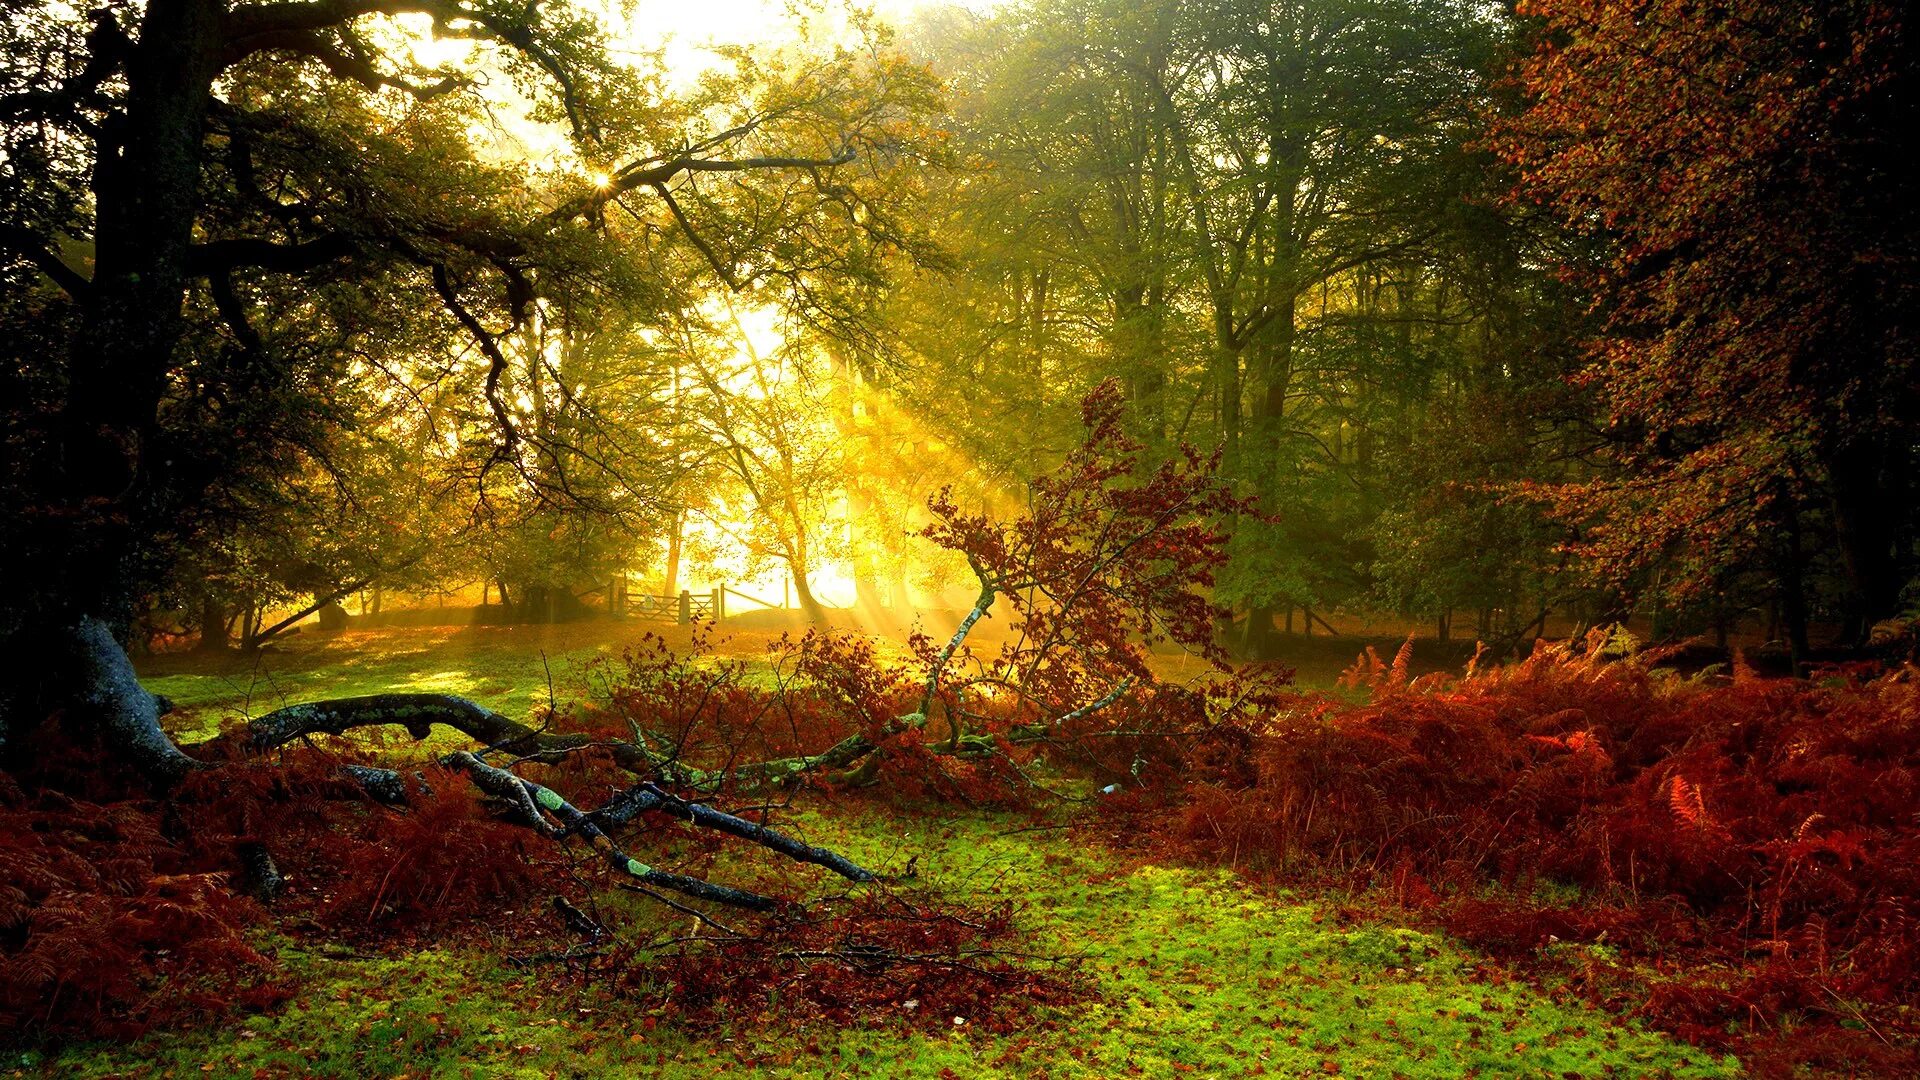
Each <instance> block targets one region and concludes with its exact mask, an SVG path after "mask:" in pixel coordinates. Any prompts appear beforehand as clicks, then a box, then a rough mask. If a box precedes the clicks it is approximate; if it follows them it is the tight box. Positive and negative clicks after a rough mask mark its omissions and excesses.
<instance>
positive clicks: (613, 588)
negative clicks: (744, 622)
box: [607, 579, 727, 625]
mask: <svg viewBox="0 0 1920 1080" xmlns="http://www.w3.org/2000/svg"><path fill="white" fill-rule="evenodd" d="M607 610H608V611H610V612H612V613H613V614H615V615H624V616H626V617H627V618H630V619H645V620H650V621H653V622H663V623H680V624H682V625H684V624H686V623H690V622H692V621H694V620H695V619H700V620H703V621H707V622H719V621H720V620H721V619H724V618H726V617H727V597H726V590H725V589H713V590H711V591H708V592H703V593H695V592H691V591H689V590H686V589H682V590H680V595H679V596H671V595H669V596H660V595H658V594H655V593H644V592H633V591H631V590H629V589H628V588H627V583H626V582H624V581H620V580H618V579H615V580H614V581H613V582H612V584H611V585H610V586H609V588H608V594H607Z"/></svg>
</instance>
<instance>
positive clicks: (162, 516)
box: [0, 0, 225, 783]
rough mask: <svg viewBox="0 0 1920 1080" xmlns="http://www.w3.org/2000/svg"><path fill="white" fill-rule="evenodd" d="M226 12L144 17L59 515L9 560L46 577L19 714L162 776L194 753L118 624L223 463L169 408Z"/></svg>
mask: <svg viewBox="0 0 1920 1080" xmlns="http://www.w3.org/2000/svg"><path fill="white" fill-rule="evenodd" d="M224 17H225V6H224V5H223V4H221V3H218V2H217V0H149V3H148V4H147V5H146V10H145V12H144V14H143V15H142V17H141V25H140V31H139V40H138V44H137V45H136V46H134V48H133V49H132V51H131V53H130V54H129V56H128V59H127V64H126V97H125V102H126V105H125V112H124V115H122V116H120V117H118V118H117V120H116V122H113V123H108V124H103V125H102V129H101V133H100V135H99V146H98V147H97V148H96V154H97V161H96V166H95V172H94V190H93V194H94V214H95V229H94V273H93V279H92V282H91V284H90V285H89V286H88V288H87V289H86V291H85V293H84V294H83V296H82V297H81V299H80V303H79V323H78V326H77V328H76V331H75V334H74V339H73V344H72V348H71V350H70V353H69V355H68V358H67V371H66V385H67V386H68V387H69V388H70V389H69V391H68V393H67V396H66V399H65V401H64V402H63V403H62V407H61V410H60V415H59V420H58V424H59V426H58V429H57V439H58V451H57V458H56V460H57V462H58V465H57V466H56V468H55V470H54V471H53V472H52V473H51V474H50V475H49V476H48V477H47V478H46V480H45V481H44V483H45V485H46V486H45V487H44V488H43V489H42V490H41V493H40V497H41V499H42V500H43V502H44V506H42V507H40V508H38V509H39V510H41V511H42V513H43V514H44V515H45V516H44V517H43V518H42V520H45V521H48V522H51V523H52V524H50V525H49V526H48V530H49V531H48V532H47V533H46V534H45V535H44V536H42V537H40V538H39V539H38V541H37V542H35V543H34V544H33V545H32V548H31V550H32V553H33V555H32V557H33V560H34V562H35V563H36V565H33V566H19V565H16V566H13V567H10V568H9V569H10V570H11V571H12V572H14V573H17V574H20V575H21V580H22V581H23V582H26V583H28V587H27V588H25V589H22V590H21V591H20V593H19V594H18V595H16V596H11V597H9V598H8V600H7V601H6V605H7V607H8V608H10V609H11V610H4V611H0V649H5V650H6V651H7V652H8V653H9V654H10V655H12V656H16V657H35V658H37V659H38V660H41V661H44V663H43V664H42V666H41V667H40V668H39V673H40V680H39V682H38V684H37V687H36V689H35V690H34V691H32V692H25V693H23V692H21V691H20V690H19V689H18V688H17V687H10V688H8V689H9V691H10V692H9V694H8V698H9V700H8V701H7V703H6V712H7V713H8V714H9V718H11V719H12V720H13V722H14V723H16V724H21V723H38V722H39V721H40V720H43V719H45V718H46V717H47V716H49V715H52V714H53V713H55V712H64V713H65V714H66V715H67V718H68V719H69V720H70V721H71V720H73V719H81V720H84V721H86V722H88V723H91V724H94V725H96V726H97V728H98V730H99V732H100V734H101V735H102V736H103V737H104V738H106V739H107V740H108V741H109V742H110V743H111V744H113V745H115V746H116V747H117V748H118V749H119V750H120V751H121V752H122V753H123V754H124V755H125V756H126V757H127V759H128V760H129V761H130V762H132V763H133V764H135V765H137V766H139V767H140V768H141V770H142V771H144V772H146V773H147V774H148V775H149V776H150V777H152V778H153V779H155V780H156V781H160V782H162V783H166V782H171V781H172V780H176V779H178V778H179V777H180V776H181V775H184V773H185V771H186V770H187V769H188V768H191V767H192V761H191V759H189V758H187V757H186V756H185V755H183V754H181V753H180V751H179V750H178V749H177V748H175V747H174V746H173V743H172V741H171V740H170V739H168V738H167V736H166V734H165V733H164V732H163V731H162V730H161V728H160V725H159V710H158V708H157V706H156V705H155V702H154V699H153V697H152V695H150V694H148V693H147V692H146V691H145V690H143V689H141V687H140V684H139V682H138V680H137V679H136V678H135V677H134V674H133V668H132V665H131V663H130V662H129V661H128V659H127V654H126V650H125V647H124V644H123V643H122V642H121V641H120V640H119V639H118V638H117V637H116V629H117V628H123V627H125V626H126V625H127V624H128V622H129V620H128V618H127V615H128V613H129V612H130V611H131V610H132V608H133V598H134V597H136V596H138V595H139V594H140V593H141V592H142V591H143V590H144V589H145V588H146V587H147V586H148V585H150V584H151V581H150V578H151V576H152V573H153V570H154V567H153V565H152V564H151V563H150V561H149V560H148V559H146V558H145V557H144V556H146V555H147V551H146V545H147V543H148V541H147V538H148V537H149V536H151V535H153V534H154V533H155V532H156V531H159V530H160V529H161V528H162V527H164V528H165V529H166V530H167V531H177V530H178V529H179V527H180V526H181V525H182V524H183V521H182V518H183V517H190V516H189V515H182V513H181V509H182V508H183V507H186V508H191V507H192V506H193V505H195V503H196V501H197V499H198V497H199V495H200V492H201V490H202V489H203V488H204V485H205V484H206V482H207V481H208V479H209V478H210V476H211V472H210V470H207V469H204V468H196V469H195V470H194V472H193V474H192V475H183V474H182V472H181V470H182V468H183V466H182V465H181V464H179V463H180V462H183V461H190V460H192V459H193V458H195V457H196V456H197V455H196V453H194V452H189V449H190V448H175V447H170V446H168V445H167V442H166V438H165V435H164V433H163V431H162V430H161V426H160V422H159V421H160V413H159V407H160V402H161V399H162V397H163V396H164V394H165V392H166V389H167V379H168V373H169V371H170V370H171V369H172V366H173V359H174V351H175V348H176V347H177V345H178V344H179V341H180V337H181V334H182V332H183V321H182V314H181V311H182V305H183V303H184V301H185V297H186V288H187V252H188V248H189V245H190V244H191V243H192V240H193V225H194V219H195V215H196V213H197V208H198V206H199V182H200V171H201V157H202V153H203V149H202V143H203V137H204V127H205V122H206V114H207V107H208V102H209V100H210V92H211V88H212V85H213V80H214V77H215V75H216V73H217V72H218V71H219V67H220V52H221V47H222V41H221V37H222V23H223V19H224ZM184 524H185V525H187V526H188V527H191V524H192V522H191V520H190V519H189V520H186V521H185V522H184ZM46 627H53V628H55V629H53V630H52V631H50V632H47V631H45V630H44V628H46ZM6 719H7V718H0V723H4V722H5V720H6ZM0 738H4V733H0Z"/></svg>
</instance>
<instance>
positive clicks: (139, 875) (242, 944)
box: [0, 775, 268, 1041]
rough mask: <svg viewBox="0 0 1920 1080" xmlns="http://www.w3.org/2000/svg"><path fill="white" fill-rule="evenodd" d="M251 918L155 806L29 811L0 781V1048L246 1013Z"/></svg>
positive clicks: (49, 796) (252, 992)
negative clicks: (237, 1006) (236, 1007)
mask: <svg viewBox="0 0 1920 1080" xmlns="http://www.w3.org/2000/svg"><path fill="white" fill-rule="evenodd" d="M258 915H259V909H258V908H257V907H256V906H255V905H254V904H253V903H252V902H251V901H249V900H247V899H246V898H244V897H241V896H236V895H234V893H233V892H232V891H231V890H229V889H228V887H227V883H226V876H225V875H224V874H220V873H211V872H207V871H206V870H205V869H204V868H203V867H202V866H200V865H198V864H197V863H196V862H195V860H194V859H193V858H192V857H191V853H190V851H189V850H187V849H186V848H185V847H183V846H182V845H180V844H178V843H176V842H174V841H173V840H172V839H170V838H169V837H168V836H167V835H165V833H164V832H163V830H162V828H161V816H160V814H159V812H158V808H157V807H156V806H155V805H154V804H152V803H149V802H143V801H135V800H123V801H118V802H110V803H94V802H85V801H81V800H78V799H74V798H71V797H69V796H67V795H64V794H61V793H59V792H57V791H43V792H40V793H37V794H36V795H34V796H33V797H31V798H29V797H27V796H25V795H23V794H22V793H21V791H20V790H19V788H18V787H16V786H15V785H14V784H13V782H12V781H11V780H10V779H8V778H6V777H5V776H4V775H0V1040H6V1041H15V1040H22V1039H31V1038H42V1037H47V1036H68V1035H80V1036H96V1037H97V1036H112V1037H122V1038H124V1037H130V1036H132V1035H136V1034H138V1033H140V1032H141V1031H143V1030H145V1029H146V1028H147V1027H149V1026H151V1025H153V1024H157V1023H168V1022H173V1021H178V1020H183V1019H188V1018H191V1017H194V1016H198V1015H204V1014H206V1013H209V1012H215V1011H219V1010H221V1009H223V1008H225V1007H226V1006H227V1005H229V1004H231V1003H232V1002H233V1001H234V1000H235V999H236V998H241V999H245V1000H250V1001H256V1002H257V1001H259V1000H261V998H260V996H259V995H258V993H256V991H257V989H258V981H259V978H260V977H261V976H262V975H263V974H264V973H265V971H266V968H267V966H268V965H267V961H266V959H265V958H264V957H262V956H261V955H260V954H259V953H257V952H256V951H254V950H253V949H252V948H251V947H250V946H249V945H248V944H247V942H246V939H245V938H244V937H243V936H242V935H243V931H244V930H245V928H246V927H247V926H248V924H250V923H251V922H252V921H253V920H254V919H255V918H256V917H257V916H258ZM167 976H175V978H174V979H173V980H172V981H164V980H166V977H167ZM221 983H227V984H230V985H229V986H228V987H227V988H226V989H224V990H220V989H217V987H218V984H221Z"/></svg>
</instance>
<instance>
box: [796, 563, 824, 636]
mask: <svg viewBox="0 0 1920 1080" xmlns="http://www.w3.org/2000/svg"><path fill="white" fill-rule="evenodd" d="M790 576H791V577H792V578H793V595H794V598H795V599H797V600H798V601H799V602H800V610H801V611H803V612H805V613H806V616H807V621H808V622H811V623H821V624H824V623H825V622H826V621H827V609H826V608H824V607H822V606H820V601H819V600H818V599H816V598H815V597H814V595H813V589H812V588H810V587H809V586H808V585H807V575H806V574H805V573H804V572H803V571H802V569H801V568H800V567H797V566H796V567H794V568H793V572H792V574H791V575H790Z"/></svg>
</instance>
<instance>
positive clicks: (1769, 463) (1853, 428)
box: [1499, 0, 1920, 643]
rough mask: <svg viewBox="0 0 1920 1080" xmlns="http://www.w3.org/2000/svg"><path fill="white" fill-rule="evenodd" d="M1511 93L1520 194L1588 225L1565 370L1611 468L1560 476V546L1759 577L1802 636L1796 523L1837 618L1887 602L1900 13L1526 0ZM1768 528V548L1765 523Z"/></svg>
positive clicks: (1899, 522) (1909, 384) (1900, 263)
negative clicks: (1569, 480)
mask: <svg viewBox="0 0 1920 1080" xmlns="http://www.w3.org/2000/svg"><path fill="white" fill-rule="evenodd" d="M1522 11H1523V13H1524V14H1526V15H1527V16H1528V17H1530V18H1531V19H1532V20H1534V25H1535V31H1536V35H1537V51H1536V52H1535V53H1534V55H1533V57H1532V58H1531V59H1530V60H1529V61H1528V62H1527V63H1526V64H1525V65H1524V67H1523V68H1522V70H1521V73H1520V77H1521V80H1522V82H1523V84H1524V88H1525V90H1526V92H1527V94H1528V102H1527V107H1526V108H1525V110H1524V111H1522V112H1520V113H1519V114H1518V115H1517V116H1515V117H1514V118H1512V119H1511V121H1510V122H1508V123H1506V124H1505V125H1504V126H1503V127H1502V129H1501V132H1500V136H1499V143H1500V146H1501V147H1502V149H1503V151H1504V153H1506V154H1507V155H1508V156H1509V157H1510V159H1511V160H1512V161H1513V162H1514V163H1515V164H1516V165H1517V167H1518V168H1519V170H1520V172H1521V178H1522V185H1521V192H1522V193H1523V194H1524V195H1526V196H1528V197H1531V198H1535V199H1539V200H1542V201H1543V202H1544V203H1545V204H1546V205H1548V206H1550V207H1552V208H1553V209H1554V210H1556V211H1557V212H1558V213H1559V214H1560V215H1561V216H1562V217H1563V219H1564V220H1565V221H1566V222H1567V224H1568V225H1569V226H1570V227H1571V228H1573V229H1574V230H1577V231H1579V232H1583V233H1588V234H1591V235H1595V236H1598V237H1602V238H1605V239H1606V241H1607V242H1608V243H1609V244H1610V245H1611V250H1612V253H1613V254H1612V257H1611V258H1610V259H1608V260H1606V261H1605V262H1604V263H1603V264H1601V265H1600V266H1598V267H1597V268H1596V284H1597V285H1598V287H1599V288H1600V289H1601V290H1602V294H1603V299H1604V304H1605V308H1604V311H1605V314H1606V317H1607V325H1606V331H1605V334H1604V335H1603V336H1602V337H1600V338H1599V339H1598V340H1596V341H1595V342H1594V345H1593V349H1592V353H1591V364H1590V366H1589V368H1588V371H1587V378H1588V379H1589V380H1591V382H1592V383H1593V384H1594V385H1595V386H1596V387H1597V388H1598V389H1599V390H1600V392H1601V393H1602V395H1603V396H1604V399H1605V404H1606V408H1607V413H1608V415H1607V417H1606V419H1607V421H1608V424H1609V427H1610V435H1611V437H1612V439H1613V441H1614V442H1615V443H1616V448H1617V449H1616V453H1617V460H1618V462H1619V465H1620V470H1619V472H1617V473H1615V474H1614V475H1613V476H1612V477H1610V478H1607V479H1603V480H1601V481H1599V482H1595V483H1590V484H1580V485H1574V486H1568V487H1563V488H1560V489H1559V490H1558V491H1556V492H1555V493H1554V494H1555V497H1556V499H1557V502H1558V506H1559V507H1560V509H1561V510H1562V511H1563V512H1564V513H1565V514H1566V515H1567V516H1568V517H1569V518H1571V519H1573V520H1574V521H1576V522H1577V523H1578V524H1580V525H1582V526H1583V527H1584V533H1583V536H1582V538H1581V542H1580V543H1579V545H1578V548H1577V550H1579V551H1580V552H1581V553H1582V554H1584V555H1585V556H1587V557H1588V558H1590V559H1592V560H1593V561H1594V562H1595V563H1596V564H1597V565H1598V566H1599V567H1600V568H1601V569H1602V571H1603V572H1604V573H1605V574H1606V575H1607V576H1609V577H1611V578H1612V579H1614V580H1616V581H1619V580H1624V579H1627V578H1629V577H1631V576H1632V575H1634V574H1636V573H1643V572H1645V571H1646V570H1647V568H1648V567H1649V566H1651V565H1654V564H1657V563H1663V562H1664V563H1665V564H1666V565H1668V566H1670V567H1671V568H1672V572H1671V573H1670V574H1669V580H1670V582H1671V585H1670V587H1671V588H1672V589H1673V590H1674V591H1675V592H1676V593H1677V594H1678V595H1680V596H1683V597H1698V596H1700V595H1702V594H1706V593H1710V592H1712V591H1714V590H1715V589H1716V588H1717V584H1716V583H1718V582H1721V581H1723V580H1724V579H1725V578H1726V577H1727V576H1728V575H1729V574H1730V573H1734V572H1737V571H1739V570H1740V569H1741V568H1742V567H1743V566H1754V565H1759V566H1762V567H1764V568H1766V569H1768V570H1771V571H1774V573H1773V576H1774V578H1775V580H1776V582H1777V587H1778V590H1779V593H1780V597H1781V600H1780V604H1781V606H1782V608H1784V609H1786V610H1787V611H1788V612H1790V613H1792V614H1790V616H1789V622H1790V623H1797V629H1795V630H1794V631H1793V636H1794V637H1795V638H1796V639H1798V640H1799V641H1800V642H1802V643H1804V641H1805V636H1806V634H1805V621H1806V610H1807V598H1806V595H1805V591H1804V586H1803V581H1804V579H1805V576H1806V573H1807V566H1808V561H1809V558H1810V553H1809V552H1808V551H1806V550H1804V549H1803V546H1802V544H1801V542H1800V541H1799V540H1798V537H1799V536H1800V535H1801V534H1803V533H1806V534H1816V533H1817V535H1818V538H1819V540H1820V541H1821V542H1823V543H1824V545H1830V546H1831V548H1832V549H1833V550H1834V551H1836V552H1837V553H1838V555H1839V561H1840V563H1841V564H1842V566H1843V568H1844V578H1845V593H1846V600H1845V614H1846V622H1847V626H1848V629H1847V636H1848V637H1850V638H1852V639H1853V640H1856V641H1857V640H1861V639H1862V637H1863V635H1864V634H1865V633H1866V632H1867V630H1868V629H1869V627H1870V626H1871V624H1872V622H1873V621H1874V620H1876V619H1880V618H1884V617H1886V616H1888V615H1889V614H1892V613H1894V612H1895V611H1897V610H1898V607H1899V604H1900V602H1901V587H1902V584H1903V583H1904V582H1905V581H1906V580H1907V579H1908V578H1909V577H1910V575H1911V573H1912V570H1913V556H1914V539H1915V527H1916V520H1915V517H1914V514H1913V510H1912V502H1913V501H1912V498H1911V483H1910V479H1909V478H1910V476H1911V475H1912V471H1913V465H1914V458H1913V455H1914V447H1915V435H1916V432H1917V431H1920V427H1917V426H1916V425H1920V381H1916V378H1915V370H1914V346H1913V342H1914V326H1913V317H1914V316H1913V313H1914V312H1915V310H1916V304H1915V302H1916V297H1915V293H1914V290H1915V288H1916V284H1915V280H1916V279H1915V275H1914V273H1913V267H1914V265H1915V260H1916V258H1917V257H1920V248H1917V247H1916V238H1917V237H1920V209H1917V207H1920V200H1917V198H1916V196H1917V195H1920V193H1917V192H1916V189H1915V179H1914V175H1913V171H1912V170H1911V169H1910V168H1907V167H1906V166H1905V165H1904V164H1903V163H1904V162H1906V161H1909V160H1911V157H1912V154H1913V146H1912V132H1913V131H1915V130H1916V129H1920V124H1917V123H1916V121H1920V113H1917V112H1916V102H1920V92H1917V91H1920V86H1917V85H1916V81H1915V80H1916V75H1917V74H1920V67H1917V66H1916V50H1915V48H1914V41H1913V33H1914V29H1913V26H1912V25H1911V16H1910V13H1909V12H1907V11H1906V10H1905V9H1904V8H1902V7H1901V6H1900V5H1896V4H1888V3H1881V2H1875V0H1856V2H1843V3H1838V4H1827V5H1819V6H1795V5H1775V4H1762V3H1734V4H1731V5H1711V4H1701V3H1695V2H1692V0H1649V2H1641V3H1633V4H1606V3H1588V2H1584V0H1539V2H1533V3H1528V4H1524V5H1522ZM1782 537H1786V538H1791V542H1788V541H1787V540H1783V539H1781V538H1782Z"/></svg>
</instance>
